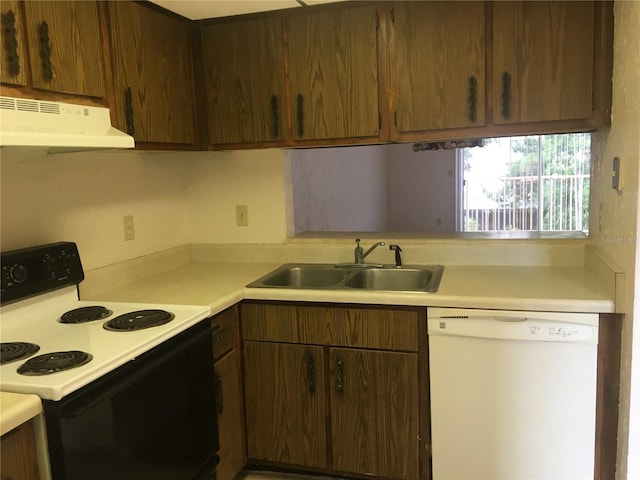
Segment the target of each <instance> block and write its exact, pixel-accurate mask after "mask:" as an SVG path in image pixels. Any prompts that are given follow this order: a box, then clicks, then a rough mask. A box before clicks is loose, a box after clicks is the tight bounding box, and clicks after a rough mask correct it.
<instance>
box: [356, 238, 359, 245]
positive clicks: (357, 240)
mask: <svg viewBox="0 0 640 480" xmlns="http://www.w3.org/2000/svg"><path fill="white" fill-rule="evenodd" d="M356 244H357V245H358V246H360V239H359V238H356Z"/></svg>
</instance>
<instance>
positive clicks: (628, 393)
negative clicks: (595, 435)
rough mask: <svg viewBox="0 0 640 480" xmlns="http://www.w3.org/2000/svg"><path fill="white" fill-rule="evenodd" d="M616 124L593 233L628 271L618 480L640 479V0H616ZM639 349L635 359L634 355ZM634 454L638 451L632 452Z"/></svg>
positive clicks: (597, 152) (596, 156) (605, 144)
mask: <svg viewBox="0 0 640 480" xmlns="http://www.w3.org/2000/svg"><path fill="white" fill-rule="evenodd" d="M614 15H615V33H614V38H615V45H614V69H613V105H612V124H611V128H610V129H607V130H602V131H600V132H598V133H597V134H596V135H594V137H593V149H594V152H593V160H594V161H593V167H592V168H593V172H592V196H591V212H592V213H591V228H590V230H591V233H592V236H593V240H594V242H595V243H596V245H598V247H599V248H600V249H602V251H604V252H605V253H606V254H607V256H608V257H610V258H611V259H613V261H614V262H616V263H617V264H618V265H620V266H622V267H623V268H624V269H625V270H626V272H627V275H626V279H627V284H626V285H625V289H626V292H627V298H626V301H625V305H624V311H625V312H627V315H626V318H625V320H624V326H623V334H622V335H623V346H622V368H621V370H622V371H621V376H622V379H621V386H620V387H621V405H620V422H619V432H618V433H619V435H618V442H619V455H618V472H617V478H618V479H638V478H640V454H639V453H638V452H640V378H638V377H639V376H640V358H638V357H640V295H639V294H637V293H636V292H638V290H639V289H640V285H639V284H638V283H637V282H636V278H637V277H638V275H637V274H636V272H637V258H638V241H637V240H638V221H637V219H638V180H639V177H638V175H639V173H640V171H639V164H640V2H638V1H616V2H615V4H614ZM616 156H617V157H620V159H621V162H622V173H621V180H622V186H623V189H622V192H617V191H615V190H613V189H612V188H611V186H610V185H611V161H612V158H613V157H616ZM633 353H635V358H634V355H632V354H633ZM631 452H634V454H632V453H631Z"/></svg>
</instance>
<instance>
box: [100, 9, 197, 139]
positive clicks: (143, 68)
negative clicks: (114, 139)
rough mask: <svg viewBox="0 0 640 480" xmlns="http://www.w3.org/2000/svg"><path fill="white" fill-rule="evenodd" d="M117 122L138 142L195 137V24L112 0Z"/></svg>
mask: <svg viewBox="0 0 640 480" xmlns="http://www.w3.org/2000/svg"><path fill="white" fill-rule="evenodd" d="M108 8H109V19H110V28H111V56H112V65H113V76H114V79H113V83H114V97H115V109H116V118H117V121H116V122H115V123H116V124H117V126H118V127H119V128H121V129H123V130H125V131H127V132H128V133H130V134H131V135H133V137H134V138H135V139H136V141H138V142H154V143H155V142H157V143H178V144H192V143H194V141H195V132H194V110H193V96H194V85H193V63H192V58H191V51H192V50H191V32H190V27H189V26H188V25H187V24H186V23H185V22H183V21H181V20H179V19H176V18H174V17H170V16H168V15H165V14H162V13H160V12H157V11H155V10H153V9H151V8H148V7H145V6H143V5H141V4H138V3H134V2H124V1H119V2H108Z"/></svg>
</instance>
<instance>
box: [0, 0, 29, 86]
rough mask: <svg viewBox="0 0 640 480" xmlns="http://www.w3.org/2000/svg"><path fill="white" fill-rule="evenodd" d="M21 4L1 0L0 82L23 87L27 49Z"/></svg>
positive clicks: (13, 0) (25, 80)
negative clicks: (0, 44)
mask: <svg viewBox="0 0 640 480" xmlns="http://www.w3.org/2000/svg"><path fill="white" fill-rule="evenodd" d="M21 3H22V2H19V1H17V0H3V1H2V4H0V21H1V24H0V26H1V28H2V46H1V48H0V52H1V55H2V56H1V57H0V82H2V83H8V84H12V85H20V86H25V85H27V82H28V75H27V67H26V63H25V62H26V59H27V53H26V52H27V47H26V36H25V32H24V15H23V10H22V4H21Z"/></svg>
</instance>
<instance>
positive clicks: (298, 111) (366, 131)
mask: <svg viewBox="0 0 640 480" xmlns="http://www.w3.org/2000/svg"><path fill="white" fill-rule="evenodd" d="M376 25H377V16H376V7H375V6H374V5H363V6H355V7H353V6H349V7H345V8H341V9H332V10H328V11H314V12H311V13H297V12H294V13H292V14H290V15H289V16H287V17H286V18H285V31H286V33H287V36H288V43H287V45H288V66H289V82H290V87H289V90H290V95H291V99H290V100H291V101H290V108H291V111H290V112H291V113H290V115H291V119H292V130H293V131H292V135H291V137H292V139H294V140H296V141H299V140H300V141H304V140H314V141H317V140H324V139H354V138H358V137H374V138H375V137H377V136H378V133H379V128H380V127H379V121H380V118H379V108H378V41H377V27H376Z"/></svg>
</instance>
